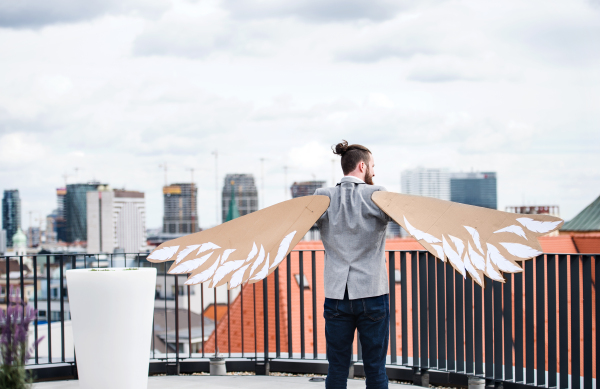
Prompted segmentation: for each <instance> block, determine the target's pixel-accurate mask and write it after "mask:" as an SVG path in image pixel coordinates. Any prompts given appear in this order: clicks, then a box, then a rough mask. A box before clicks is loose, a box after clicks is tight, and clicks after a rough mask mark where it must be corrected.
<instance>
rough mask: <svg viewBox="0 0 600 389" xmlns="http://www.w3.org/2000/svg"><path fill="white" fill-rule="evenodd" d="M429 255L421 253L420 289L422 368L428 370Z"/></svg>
mask: <svg viewBox="0 0 600 389" xmlns="http://www.w3.org/2000/svg"><path fill="white" fill-rule="evenodd" d="M427 255H428V253H427V252H426V251H422V252H419V289H420V294H419V296H420V298H421V304H420V309H421V315H420V316H421V318H420V319H421V367H423V368H427V367H429V366H430V363H429V353H428V351H429V350H428V343H427V340H428V335H429V328H428V327H429V326H428V322H427V303H428V301H429V298H428V295H427Z"/></svg>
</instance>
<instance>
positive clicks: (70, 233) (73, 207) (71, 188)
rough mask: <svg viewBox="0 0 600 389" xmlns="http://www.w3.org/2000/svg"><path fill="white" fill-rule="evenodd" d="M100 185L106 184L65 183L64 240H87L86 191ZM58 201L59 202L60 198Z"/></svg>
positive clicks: (70, 241) (71, 241) (69, 241)
mask: <svg viewBox="0 0 600 389" xmlns="http://www.w3.org/2000/svg"><path fill="white" fill-rule="evenodd" d="M101 186H102V187H103V186H106V185H102V184H100V183H99V182H89V183H87V184H70V185H67V193H66V194H65V197H64V214H65V222H66V223H65V237H64V238H65V242H68V243H73V242H76V241H86V240H87V192H91V191H93V190H96V189H98V187H101ZM57 194H58V191H57ZM58 201H59V204H60V200H58ZM59 239H60V237H59Z"/></svg>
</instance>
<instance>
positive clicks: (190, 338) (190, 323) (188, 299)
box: [187, 285, 231, 358]
mask: <svg viewBox="0 0 600 389" xmlns="http://www.w3.org/2000/svg"><path fill="white" fill-rule="evenodd" d="M191 293H192V288H191V287H190V285H188V286H187V316H188V348H189V350H188V351H189V353H188V354H189V358H191V357H192V298H191V296H190V294H191ZM228 314H229V312H228ZM230 356H231V355H230Z"/></svg>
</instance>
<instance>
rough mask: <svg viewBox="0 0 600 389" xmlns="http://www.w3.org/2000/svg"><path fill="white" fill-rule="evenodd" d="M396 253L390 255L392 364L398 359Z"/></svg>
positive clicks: (391, 252)
mask: <svg viewBox="0 0 600 389" xmlns="http://www.w3.org/2000/svg"><path fill="white" fill-rule="evenodd" d="M395 254H396V252H395V251H390V252H389V253H388V267H389V270H388V271H389V274H388V276H389V279H390V280H389V282H390V362H392V364H395V363H396V362H397V359H396V351H397V350H396V255H395Z"/></svg>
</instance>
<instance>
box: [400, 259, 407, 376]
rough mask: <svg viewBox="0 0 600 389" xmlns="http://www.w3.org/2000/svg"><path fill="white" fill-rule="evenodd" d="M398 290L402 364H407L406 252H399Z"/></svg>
mask: <svg viewBox="0 0 600 389" xmlns="http://www.w3.org/2000/svg"><path fill="white" fill-rule="evenodd" d="M400 288H401V290H402V295H401V304H400V306H401V308H400V310H401V311H402V364H403V365H407V364H408V317H407V316H408V297H407V293H408V290H407V277H406V251H401V252H400Z"/></svg>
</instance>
